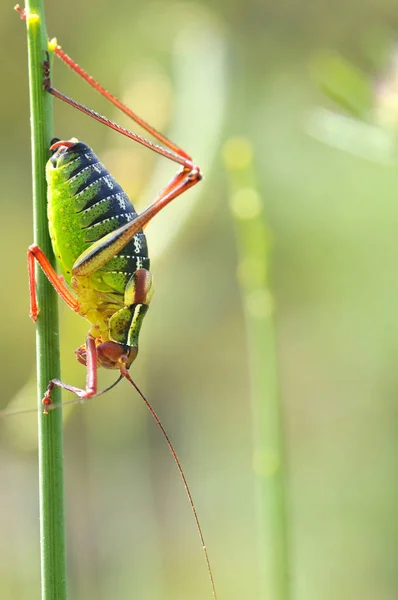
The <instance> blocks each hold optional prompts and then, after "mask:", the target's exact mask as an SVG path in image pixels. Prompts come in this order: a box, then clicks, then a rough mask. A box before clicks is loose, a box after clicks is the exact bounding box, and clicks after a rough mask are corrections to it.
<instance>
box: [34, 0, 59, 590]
mask: <svg viewBox="0 0 398 600" xmlns="http://www.w3.org/2000/svg"><path fill="white" fill-rule="evenodd" d="M26 25H27V36H28V50H29V88H30V114H31V130H32V170H33V203H34V240H35V242H36V243H37V244H38V245H39V246H40V248H41V249H42V250H43V251H44V253H45V254H46V256H48V257H49V258H50V259H51V258H52V259H53V254H52V249H51V243H50V238H49V234H48V223H47V196H46V189H47V188H46V181H45V166H46V161H47V158H48V148H49V144H50V140H51V138H52V101H51V96H50V94H46V93H45V92H44V91H43V83H42V78H43V69H42V62H43V60H44V58H45V51H46V50H47V33H46V27H45V21H44V6H43V2H42V1H41V0H29V1H28V2H27V4H26ZM36 272H37V300H38V305H39V309H40V315H39V318H38V320H37V329H36V331H37V333H36V349H37V379H38V402H39V407H42V406H41V399H42V398H43V395H44V392H45V390H46V388H47V384H48V382H49V381H50V379H52V378H54V377H59V375H60V365H59V347H58V313H57V297H56V293H55V291H54V290H53V288H52V287H51V285H50V284H49V283H48V281H47V279H46V278H45V276H44V274H43V273H42V272H41V270H40V269H37V270H36ZM54 391H55V390H54ZM53 400H54V402H56V403H58V402H60V394H59V393H58V391H57V392H56V393H55V394H54V396H53ZM39 479H40V481H39V493H40V545H41V576H42V599H43V600H64V599H65V598H66V574H65V572H66V569H65V523H64V499H63V457H62V411H61V410H56V411H53V412H52V413H51V414H49V415H48V416H45V415H43V413H42V411H39Z"/></svg>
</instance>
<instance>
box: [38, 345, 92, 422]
mask: <svg viewBox="0 0 398 600" xmlns="http://www.w3.org/2000/svg"><path fill="white" fill-rule="evenodd" d="M86 365H87V370H86V388H85V389H84V390H83V389H81V388H77V387H75V386H73V385H67V384H66V383H63V382H62V381H60V380H59V379H52V380H51V381H50V383H49V384H48V386H47V391H46V393H45V394H44V398H43V400H42V403H43V405H44V407H45V408H44V414H48V407H49V406H50V404H52V402H51V392H52V391H53V389H54V387H55V386H58V387H60V388H62V389H63V390H68V392H72V393H73V394H76V396H78V397H79V398H80V399H81V400H82V401H83V400H85V399H86V398H94V397H95V396H96V395H97V351H96V347H95V339H94V338H93V336H92V335H90V334H87V338H86Z"/></svg>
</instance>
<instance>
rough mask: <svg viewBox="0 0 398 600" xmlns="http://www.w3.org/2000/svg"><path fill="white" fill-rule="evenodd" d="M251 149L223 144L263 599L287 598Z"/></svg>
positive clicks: (264, 276) (278, 450)
mask: <svg viewBox="0 0 398 600" xmlns="http://www.w3.org/2000/svg"><path fill="white" fill-rule="evenodd" d="M252 156H253V152H252V148H251V145H250V143H249V142H248V141H247V140H246V139H244V138H231V139H230V140H229V141H228V142H227V143H226V145H225V147H224V161H225V165H226V167H227V172H228V179H229V186H230V207H231V211H232V214H233V216H234V221H235V231H236V241H237V250H238V261H239V264H238V280H239V285H240V289H241V295H242V302H243V309H244V317H245V327H246V335H247V353H248V364H249V368H250V387H251V390H250V396H251V407H252V422H253V471H254V478H255V487H256V490H255V491H256V500H257V509H258V515H257V517H258V521H257V522H258V542H259V562H260V580H259V585H260V590H259V591H260V596H259V597H260V598H262V599H269V600H287V599H288V598H289V580H288V546H287V523H286V510H285V489H284V488H285V482H284V456H283V454H284V453H283V440H282V423H281V407H280V402H279V394H278V369H277V358H276V348H275V334H274V319H273V317H274V301H273V296H272V293H271V291H270V285H269V255H270V233H269V229H268V227H267V223H266V220H265V215H264V208H263V202H262V200H261V197H260V194H259V191H258V189H257V185H256V180H255V174H254V168H253V162H252Z"/></svg>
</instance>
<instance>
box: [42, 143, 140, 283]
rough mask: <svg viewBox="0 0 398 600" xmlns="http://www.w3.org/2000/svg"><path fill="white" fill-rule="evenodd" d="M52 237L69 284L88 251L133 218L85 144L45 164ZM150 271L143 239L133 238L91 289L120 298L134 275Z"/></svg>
mask: <svg viewBox="0 0 398 600" xmlns="http://www.w3.org/2000/svg"><path fill="white" fill-rule="evenodd" d="M47 182H48V186H49V197H48V217H49V224H50V234H51V239H52V242H53V246H54V252H55V254H56V256H57V259H58V262H59V264H60V267H61V270H62V272H63V275H64V276H65V278H66V280H67V281H68V283H70V280H71V270H72V266H73V264H74V263H75V261H76V260H77V258H78V257H79V256H80V254H81V253H82V252H83V251H84V250H86V249H87V248H88V247H89V246H90V245H92V244H94V243H95V242H98V240H100V239H101V238H102V237H103V236H104V235H106V234H107V233H109V232H111V231H114V230H115V229H118V228H119V227H120V226H121V225H124V224H126V223H128V222H129V221H131V220H132V219H133V218H134V217H135V216H136V214H137V213H136V211H135V210H134V207H133V205H132V203H131V201H130V199H129V198H128V196H127V194H126V193H125V192H123V190H122V188H121V187H120V185H119V184H118V183H117V182H116V180H115V179H114V178H113V177H112V176H111V175H110V174H109V172H108V171H107V170H106V169H105V167H104V166H103V165H102V164H101V162H100V161H99V160H98V158H97V156H96V155H95V154H94V153H93V152H92V150H91V149H90V148H89V147H88V146H87V145H86V144H84V143H82V142H77V141H76V143H75V144H74V145H73V146H72V147H70V148H66V147H64V146H62V147H61V148H59V149H57V150H56V151H55V152H54V154H53V156H52V157H51V158H50V160H49V161H48V163H47ZM141 268H144V269H148V270H149V258H148V248H147V243H146V238H145V235H144V233H143V232H142V231H140V232H138V233H137V234H136V235H135V236H134V238H133V239H132V240H131V241H130V242H129V243H128V244H127V245H126V246H125V248H124V249H123V250H122V251H121V252H120V253H118V254H117V255H116V256H115V257H114V258H112V259H111V260H109V261H108V262H107V263H106V265H104V266H103V267H101V269H99V270H98V271H97V272H95V273H94V274H93V275H91V276H90V287H92V288H93V289H96V290H98V291H103V292H116V294H123V293H124V290H125V287H126V283H127V281H128V280H129V279H130V278H131V275H132V274H133V273H134V272H135V271H136V270H137V269H141Z"/></svg>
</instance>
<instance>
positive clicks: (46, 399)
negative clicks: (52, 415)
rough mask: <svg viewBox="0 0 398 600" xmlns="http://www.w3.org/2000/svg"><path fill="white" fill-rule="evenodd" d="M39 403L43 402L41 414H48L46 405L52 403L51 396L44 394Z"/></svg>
mask: <svg viewBox="0 0 398 600" xmlns="http://www.w3.org/2000/svg"><path fill="white" fill-rule="evenodd" d="M41 403H42V404H43V407H44V408H43V415H48V408H47V407H48V406H50V404H52V401H51V398H50V396H49V395H47V392H46V394H45V395H44V398H43V400H42V401H41Z"/></svg>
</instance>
